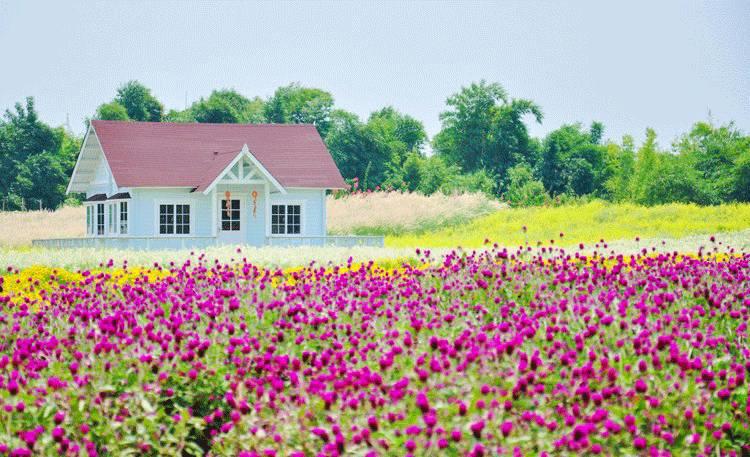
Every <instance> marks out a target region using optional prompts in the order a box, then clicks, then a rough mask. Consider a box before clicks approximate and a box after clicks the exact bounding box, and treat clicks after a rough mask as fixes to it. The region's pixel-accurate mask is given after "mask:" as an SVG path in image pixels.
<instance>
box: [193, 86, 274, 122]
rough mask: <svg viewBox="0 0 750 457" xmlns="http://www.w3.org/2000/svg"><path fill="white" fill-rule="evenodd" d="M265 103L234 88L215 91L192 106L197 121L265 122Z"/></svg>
mask: <svg viewBox="0 0 750 457" xmlns="http://www.w3.org/2000/svg"><path fill="white" fill-rule="evenodd" d="M263 109H264V103H263V100H261V99H260V98H259V97H256V98H254V99H252V100H250V99H248V98H247V97H245V96H243V95H241V94H239V93H238V92H236V91H235V90H232V89H224V90H220V91H216V90H215V91H213V92H211V95H210V96H209V97H208V98H207V99H203V98H201V99H200V100H199V101H198V102H196V103H194V104H193V106H192V107H191V108H190V110H191V111H192V115H193V118H194V119H195V120H196V121H197V122H213V123H241V124H259V123H262V122H265V115H264V113H263Z"/></svg>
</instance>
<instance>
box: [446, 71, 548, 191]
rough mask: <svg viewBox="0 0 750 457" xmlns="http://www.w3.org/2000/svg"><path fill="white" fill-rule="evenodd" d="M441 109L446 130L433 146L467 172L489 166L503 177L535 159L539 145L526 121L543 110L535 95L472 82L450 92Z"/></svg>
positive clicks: (447, 159) (492, 171)
mask: <svg viewBox="0 0 750 457" xmlns="http://www.w3.org/2000/svg"><path fill="white" fill-rule="evenodd" d="M446 104H447V105H448V109H447V110H446V111H444V112H443V113H441V114H440V120H441V121H442V130H441V131H440V132H439V133H438V134H437V135H436V136H435V139H434V141H433V147H434V149H435V151H436V152H437V153H438V154H439V155H441V156H442V157H443V158H445V160H446V161H447V162H448V163H452V164H456V165H458V166H459V167H460V168H461V169H462V170H463V171H464V172H474V171H478V170H485V171H487V172H488V173H490V174H491V175H493V176H495V177H496V178H498V179H500V180H501V181H503V180H504V177H505V173H506V171H507V170H508V169H509V168H511V167H512V166H513V165H515V164H516V163H520V162H529V163H532V164H533V163H534V161H535V158H534V156H535V151H534V149H533V147H532V142H531V141H530V138H529V134H528V129H527V127H526V124H525V123H524V118H525V117H526V116H527V115H531V116H533V118H534V119H535V120H536V121H537V122H541V120H542V111H541V108H539V106H538V105H536V104H535V103H534V102H532V101H530V100H524V99H510V98H509V97H508V94H507V93H506V92H505V89H503V87H502V86H501V85H500V84H497V83H491V84H488V83H486V82H485V81H480V82H479V83H472V84H471V85H469V86H468V87H462V88H461V90H460V91H459V92H458V93H456V94H453V95H451V96H450V97H448V99H447V101H446Z"/></svg>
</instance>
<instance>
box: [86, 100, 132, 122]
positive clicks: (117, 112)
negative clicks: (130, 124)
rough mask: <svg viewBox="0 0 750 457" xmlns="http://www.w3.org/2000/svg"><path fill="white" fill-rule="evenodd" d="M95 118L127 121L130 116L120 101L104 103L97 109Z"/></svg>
mask: <svg viewBox="0 0 750 457" xmlns="http://www.w3.org/2000/svg"><path fill="white" fill-rule="evenodd" d="M94 118H95V119H101V120H104V121H127V120H128V119H130V118H129V117H128V110H126V109H125V107H124V106H122V105H121V104H119V103H118V102H109V103H102V104H101V105H99V108H97V109H96V115H95V116H94Z"/></svg>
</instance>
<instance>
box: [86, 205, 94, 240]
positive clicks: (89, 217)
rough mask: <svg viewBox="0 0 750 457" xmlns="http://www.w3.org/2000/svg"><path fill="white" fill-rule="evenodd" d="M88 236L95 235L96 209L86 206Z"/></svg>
mask: <svg viewBox="0 0 750 457" xmlns="http://www.w3.org/2000/svg"><path fill="white" fill-rule="evenodd" d="M86 234H87V235H93V234H94V207H93V206H91V205H86Z"/></svg>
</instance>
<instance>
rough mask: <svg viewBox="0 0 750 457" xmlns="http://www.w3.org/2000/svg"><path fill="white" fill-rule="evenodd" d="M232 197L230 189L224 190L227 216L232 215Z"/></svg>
mask: <svg viewBox="0 0 750 457" xmlns="http://www.w3.org/2000/svg"><path fill="white" fill-rule="evenodd" d="M231 197H232V193H231V192H229V191H226V192H224V210H225V211H226V212H227V217H232V203H231V201H230V200H229V199H230V198H231Z"/></svg>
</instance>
